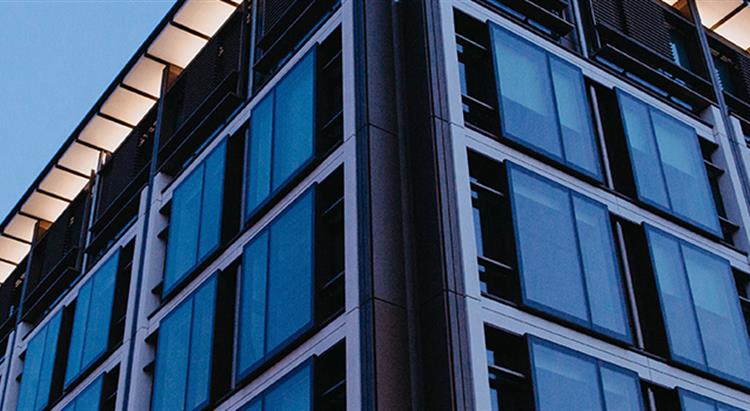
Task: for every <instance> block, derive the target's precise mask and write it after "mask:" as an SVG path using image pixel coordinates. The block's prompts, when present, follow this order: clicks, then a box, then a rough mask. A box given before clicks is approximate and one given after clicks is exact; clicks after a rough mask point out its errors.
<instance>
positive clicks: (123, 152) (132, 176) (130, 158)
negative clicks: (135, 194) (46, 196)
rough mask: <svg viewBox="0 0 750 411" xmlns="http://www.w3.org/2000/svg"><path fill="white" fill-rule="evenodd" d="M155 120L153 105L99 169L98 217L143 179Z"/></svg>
mask: <svg viewBox="0 0 750 411" xmlns="http://www.w3.org/2000/svg"><path fill="white" fill-rule="evenodd" d="M155 123H156V110H155V109H154V110H152V111H151V112H150V113H149V114H147V115H146V117H145V118H144V119H143V120H142V121H141V123H140V124H138V126H137V127H136V128H134V129H133V131H131V132H130V134H129V135H128V136H127V137H126V138H125V140H124V141H123V142H122V144H120V147H119V148H118V149H117V150H116V151H115V152H114V153H113V154H112V157H110V159H109V160H108V161H107V164H106V165H105V166H104V167H103V168H102V170H101V171H100V172H99V184H98V187H97V204H96V219H97V220H98V219H99V218H101V217H102V215H103V214H104V213H105V212H106V211H107V210H109V209H110V207H111V206H112V204H113V203H115V201H117V199H118V198H120V197H121V196H122V195H123V194H124V193H125V192H126V191H128V188H129V187H131V186H132V185H134V184H136V185H138V186H140V185H143V184H145V183H146V181H145V177H146V176H145V175H144V171H145V169H146V166H147V165H148V164H149V161H150V160H151V148H152V146H153V142H154V139H153V137H154V131H155V130H154V127H155Z"/></svg>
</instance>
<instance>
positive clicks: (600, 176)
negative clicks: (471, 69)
mask: <svg viewBox="0 0 750 411" xmlns="http://www.w3.org/2000/svg"><path fill="white" fill-rule="evenodd" d="M487 24H488V26H489V42H490V44H489V48H490V50H489V53H490V58H491V60H492V62H491V63H492V70H493V76H494V77H493V78H494V81H495V84H494V87H495V89H496V96H497V116H498V121H499V131H500V138H501V139H503V140H506V141H511V142H513V143H515V144H518V145H520V146H521V147H524V148H525V149H527V150H530V151H532V152H535V153H538V154H539V155H541V156H542V157H543V158H546V159H549V160H551V161H552V162H553V163H554V164H557V165H559V166H562V167H564V168H566V169H569V170H572V171H574V172H576V173H579V174H581V175H584V176H586V177H588V178H591V179H593V180H595V181H597V182H598V183H603V182H604V179H605V174H604V164H603V161H602V148H601V147H600V143H599V139H598V138H597V130H596V127H595V125H594V111H593V109H592V104H591V99H590V98H589V97H588V92H587V90H586V81H585V77H584V76H583V70H581V68H580V67H579V66H577V65H575V64H573V63H571V62H570V61H568V60H565V59H563V58H561V57H559V56H556V55H554V54H552V53H550V52H549V51H547V49H545V48H543V47H541V46H539V45H537V44H534V43H533V42H531V41H529V40H528V39H526V38H525V37H523V36H521V35H519V34H517V33H514V32H513V31H511V30H509V29H508V28H506V27H503V26H502V25H500V24H498V23H495V22H493V21H489V22H488V23H487ZM497 31H500V32H503V33H505V34H506V35H509V36H512V37H515V38H516V39H517V40H518V41H519V42H521V43H524V44H526V46H528V47H529V48H530V49H534V50H537V51H539V52H541V53H542V54H544V59H545V64H544V72H545V74H546V78H547V82H548V84H549V86H550V95H549V97H550V98H551V105H552V107H553V109H554V112H553V113H552V114H553V115H554V118H553V121H554V123H555V128H556V131H557V135H556V138H557V141H558V143H559V145H560V151H561V152H560V154H559V155H558V154H555V153H552V152H550V151H548V150H546V149H544V148H542V147H540V146H538V145H535V144H532V143H531V142H530V141H529V140H530V139H524V138H522V137H520V136H516V135H514V134H512V133H510V132H509V131H508V130H507V127H506V120H505V114H504V113H505V109H504V105H503V90H502V85H501V79H500V77H501V74H500V68H499V67H498V64H497V59H498V56H497V53H496V47H495V43H496V34H495V33H496V32H497ZM553 59H554V60H555V62H556V63H559V64H561V65H564V66H568V67H570V68H571V69H573V70H574V71H576V72H577V73H578V74H580V79H581V81H580V86H581V87H580V90H579V91H580V93H581V95H582V96H584V101H583V103H585V104H584V106H585V108H586V112H587V114H588V116H587V118H586V119H585V120H586V121H585V124H586V127H587V130H588V132H589V137H590V140H591V141H590V143H591V147H590V149H592V150H593V152H594V160H595V162H596V164H595V168H596V171H595V172H592V171H590V170H586V169H585V168H583V167H581V166H580V165H578V164H576V163H574V162H572V161H569V160H568V159H567V158H566V155H565V142H564V135H563V131H562V125H561V118H560V109H559V108H558V102H557V90H556V87H555V82H554V77H553V74H552V64H553V63H552V60H553Z"/></svg>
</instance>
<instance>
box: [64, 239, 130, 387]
mask: <svg viewBox="0 0 750 411" xmlns="http://www.w3.org/2000/svg"><path fill="white" fill-rule="evenodd" d="M122 252H123V250H122V248H118V249H117V250H116V251H115V253H114V254H113V255H111V256H110V257H109V258H108V259H107V260H106V261H104V262H103V264H102V265H100V266H99V268H97V270H96V271H95V272H94V273H93V274H92V275H91V276H90V277H89V278H88V279H87V280H86V282H85V283H84V284H83V285H82V286H81V287H80V288H79V294H78V296H76V304H75V309H74V311H75V312H74V313H73V318H72V321H71V324H70V325H71V329H70V336H69V338H68V350H67V361H66V364H65V374H64V377H63V378H64V380H63V386H64V387H65V388H70V387H72V386H73V385H75V384H76V382H77V381H78V380H79V379H80V378H81V376H82V375H84V374H86V372H87V371H88V370H89V369H90V368H91V366H93V365H94V364H96V363H97V362H98V361H99V360H101V359H102V358H103V357H104V356H106V355H107V352H108V351H109V348H110V347H109V345H110V335H111V332H112V327H113V326H114V324H112V320H113V318H112V315H113V313H114V312H115V299H116V295H117V285H118V277H119V275H120V271H121V270H120V263H121V259H120V257H121V253H122ZM109 264H112V266H113V267H114V268H113V271H112V273H111V274H112V275H113V276H114V278H113V279H112V298H111V301H110V303H111V308H110V316H109V317H110V318H108V319H107V327H108V329H107V334H106V343H105V345H104V347H103V348H102V349H101V350H100V352H98V353H97V354H96V355H94V356H93V357H92V358H91V359H90V360H89V361H87V362H84V353H85V348H86V345H87V341H88V337H89V335H88V330H89V325H90V321H89V320H90V317H89V316H90V315H91V310H92V301H91V296H93V293H94V287H95V280H96V278H97V275H99V274H101V273H102V272H103V270H105V269H107V268H108V267H107V265H109ZM87 284H91V294H90V297H89V304H88V306H87V307H86V309H87V313H86V320H85V324H84V325H83V334H82V335H81V338H82V339H83V341H82V345H81V353H80V356H81V357H80V361H81V363H80V364H79V365H78V371H77V372H76V373H75V374H73V375H71V376H70V377H68V369H69V367H70V366H71V364H70V357H71V356H70V354H71V350H72V349H73V345H72V344H71V342H72V341H73V336H74V333H75V331H76V321H75V317H76V314H77V313H78V310H79V308H81V306H80V305H79V298H80V290H81V289H82V288H83V287H85V286H86V285H87ZM100 325H101V324H100Z"/></svg>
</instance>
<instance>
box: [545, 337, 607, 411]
mask: <svg viewBox="0 0 750 411" xmlns="http://www.w3.org/2000/svg"><path fill="white" fill-rule="evenodd" d="M531 347H532V367H533V372H534V377H533V381H534V391H535V394H536V398H537V406H538V409H539V411H559V410H565V409H569V408H570V406H571V404H575V406H576V409H579V410H590V411H595V410H602V409H603V407H602V400H601V395H600V393H599V376H598V374H597V366H596V363H595V362H594V361H592V360H589V359H587V358H583V356H577V355H573V354H571V353H567V352H562V351H559V350H557V349H554V348H551V347H549V346H547V345H544V344H541V343H539V342H533V343H532V346H531Z"/></svg>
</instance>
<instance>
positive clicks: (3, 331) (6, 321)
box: [0, 258, 26, 340]
mask: <svg viewBox="0 0 750 411" xmlns="http://www.w3.org/2000/svg"><path fill="white" fill-rule="evenodd" d="M25 271H26V259H25V258H24V259H23V261H21V263H20V264H18V266H17V267H16V269H15V270H13V272H12V273H11V274H10V276H8V278H6V279H5V281H4V282H3V284H2V285H0V340H2V339H3V338H5V336H6V335H7V333H8V331H10V328H11V325H12V324H14V323H15V321H14V320H15V318H14V314H15V313H16V309H17V307H18V303H19V300H20V298H21V281H22V280H23V273H24V272H25Z"/></svg>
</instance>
